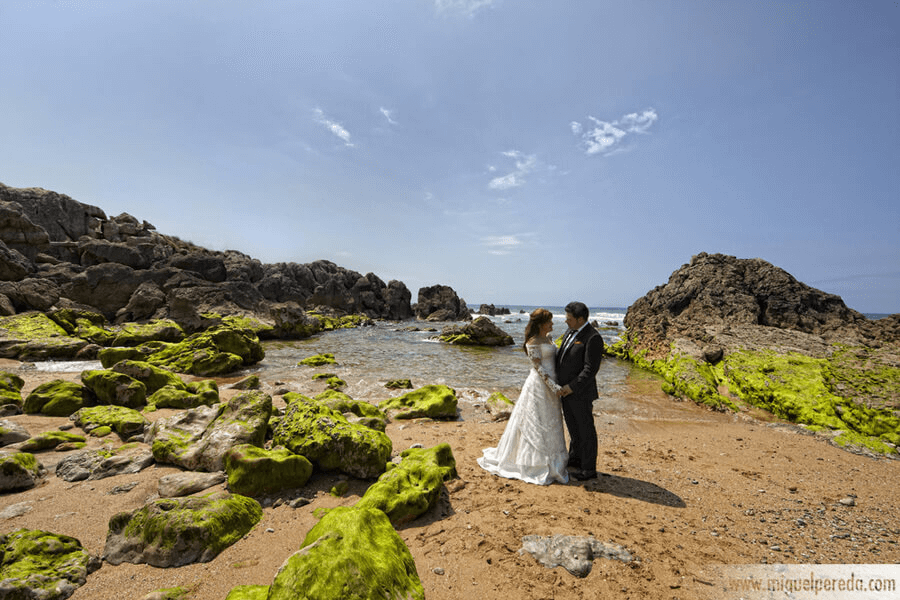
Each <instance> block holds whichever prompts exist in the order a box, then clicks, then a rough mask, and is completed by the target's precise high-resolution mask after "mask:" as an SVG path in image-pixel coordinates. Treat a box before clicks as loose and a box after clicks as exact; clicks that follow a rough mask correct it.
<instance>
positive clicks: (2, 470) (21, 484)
mask: <svg viewBox="0 0 900 600" xmlns="http://www.w3.org/2000/svg"><path fill="white" fill-rule="evenodd" d="M46 473H47V470H46V469H45V468H44V465H42V464H41V463H39V462H38V461H37V459H36V458H35V457H34V454H30V453H28V452H15V453H13V454H2V455H0V493H6V492H15V491H18V490H27V489H29V488H33V487H34V486H35V485H37V483H38V481H40V480H41V478H43V477H44V475H46Z"/></svg>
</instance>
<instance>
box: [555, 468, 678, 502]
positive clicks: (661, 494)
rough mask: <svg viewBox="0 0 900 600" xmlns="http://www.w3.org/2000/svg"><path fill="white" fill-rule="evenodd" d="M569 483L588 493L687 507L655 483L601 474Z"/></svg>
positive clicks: (675, 496)
mask: <svg viewBox="0 0 900 600" xmlns="http://www.w3.org/2000/svg"><path fill="white" fill-rule="evenodd" d="M570 481H571V482H572V483H574V484H577V485H584V489H586V490H587V491H589V492H598V493H601V494H612V495H614V496H619V497H620V498H634V499H635V500H642V501H644V502H651V503H653V504H662V505H664V506H671V507H674V508H685V507H686V506H687V504H685V503H684V500H682V499H681V496H679V495H678V494H674V493H672V492H670V491H669V490H667V489H665V488H661V487H659V486H658V485H656V484H655V483H650V482H649V481H641V480H640V479H632V478H631V477H619V476H618V475H610V474H608V473H601V474H600V475H599V476H598V477H597V479H589V480H588V481H585V482H580V481H578V480H576V479H572V480H570Z"/></svg>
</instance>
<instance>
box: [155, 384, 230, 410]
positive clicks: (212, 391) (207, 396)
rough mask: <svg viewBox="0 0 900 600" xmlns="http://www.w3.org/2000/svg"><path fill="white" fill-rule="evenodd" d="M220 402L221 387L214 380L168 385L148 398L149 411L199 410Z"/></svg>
mask: <svg viewBox="0 0 900 600" xmlns="http://www.w3.org/2000/svg"><path fill="white" fill-rule="evenodd" d="M218 402H219V385H218V384H217V383H216V381H215V380H214V379H204V380H202V381H191V382H188V383H186V384H184V385H183V386H176V385H166V386H163V387H161V388H159V389H158V390H156V391H155V392H153V394H152V395H151V396H150V397H149V398H147V409H148V410H152V409H157V408H182V409H183V408H197V407H198V406H212V405H213V404H216V403H218Z"/></svg>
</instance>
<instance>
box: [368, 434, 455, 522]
mask: <svg viewBox="0 0 900 600" xmlns="http://www.w3.org/2000/svg"><path fill="white" fill-rule="evenodd" d="M400 456H401V461H400V464H399V465H397V466H396V467H394V468H392V469H391V470H389V471H387V472H386V473H384V474H383V475H382V476H381V477H379V478H378V481H376V482H375V483H373V484H372V485H371V486H370V487H369V489H368V490H366V493H365V494H364V495H363V497H362V498H361V499H360V501H359V502H357V503H356V506H357V507H358V508H377V509H379V510H381V511H383V512H384V513H385V514H386V515H387V516H388V518H389V519H390V520H391V523H393V524H394V525H400V524H403V523H406V522H408V521H411V520H412V519H415V518H416V517H418V516H419V515H421V514H423V513H425V512H426V511H427V510H428V509H430V508H431V507H433V506H434V505H435V503H436V502H437V501H438V498H440V494H441V487H442V486H443V483H444V482H445V481H448V480H450V479H453V478H454V477H456V476H457V475H456V460H455V459H454V458H453V451H452V450H451V449H450V446H449V444H439V445H437V446H435V447H434V448H429V449H425V448H410V449H409V450H404V451H403V452H402V453H401V454H400Z"/></svg>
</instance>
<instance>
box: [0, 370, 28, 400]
mask: <svg viewBox="0 0 900 600" xmlns="http://www.w3.org/2000/svg"><path fill="white" fill-rule="evenodd" d="M24 385H25V380H24V379H22V378H21V377H19V376H18V375H16V374H15V373H10V372H9V371H0V405H3V404H15V405H16V406H21V405H22V386H24Z"/></svg>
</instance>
